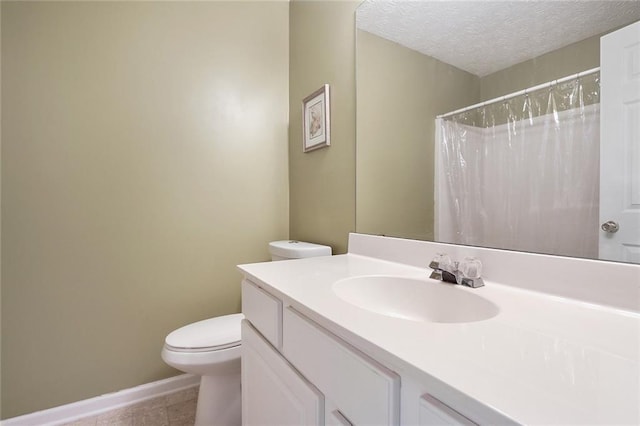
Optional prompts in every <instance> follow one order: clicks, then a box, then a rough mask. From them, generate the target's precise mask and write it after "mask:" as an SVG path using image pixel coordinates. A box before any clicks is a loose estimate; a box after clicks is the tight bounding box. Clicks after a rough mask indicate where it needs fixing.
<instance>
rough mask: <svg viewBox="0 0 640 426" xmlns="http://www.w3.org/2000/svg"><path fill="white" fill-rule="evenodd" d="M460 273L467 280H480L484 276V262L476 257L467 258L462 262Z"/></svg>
mask: <svg viewBox="0 0 640 426" xmlns="http://www.w3.org/2000/svg"><path fill="white" fill-rule="evenodd" d="M460 272H461V273H462V276H463V277H465V278H472V279H473V278H480V276H481V275H482V262H480V259H478V258H476V257H471V256H469V257H465V258H464V260H463V261H462V262H460Z"/></svg>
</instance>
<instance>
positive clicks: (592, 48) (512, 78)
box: [480, 34, 602, 101]
mask: <svg viewBox="0 0 640 426" xmlns="http://www.w3.org/2000/svg"><path fill="white" fill-rule="evenodd" d="M601 36H602V34H601V35H597V36H593V37H589V38H587V39H584V40H582V41H579V42H577V43H573V44H570V45H568V46H565V47H563V48H561V49H558V50H554V51H553V52H549V53H546V54H544V55H541V56H538V57H537V58H533V59H530V60H528V61H524V62H521V63H519V64H516V65H514V66H512V67H509V68H505V69H504V70H501V71H498V72H495V73H493V74H489V75H487V76H485V77H482V79H481V81H480V84H481V89H480V91H481V93H480V96H481V98H482V99H481V100H482V101H486V100H489V99H493V98H497V97H498V96H502V95H507V94H509V93H513V92H517V91H518V90H523V89H526V88H528V87H533V86H535V85H537V84H542V83H546V82H548V81H552V80H555V79H558V78H562V77H566V76H568V75H571V74H575V73H577V72H580V71H586V70H588V69H591V68H595V67H598V66H600V37H601Z"/></svg>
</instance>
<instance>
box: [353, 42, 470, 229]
mask: <svg viewBox="0 0 640 426" xmlns="http://www.w3.org/2000/svg"><path fill="white" fill-rule="evenodd" d="M356 68H357V93H358V111H357V120H356V121H357V134H358V149H357V163H356V170H357V179H356V181H357V187H356V193H357V197H356V203H357V210H356V211H357V215H356V224H357V227H356V229H357V231H358V232H363V233H372V234H384V235H392V236H400V237H405V238H414V239H421V240H425V239H426V240H433V213H434V206H433V195H434V194H433V187H434V185H433V182H434V139H435V133H434V132H435V122H434V120H435V117H436V116H437V115H438V114H442V113H445V112H448V111H452V110H455V109H458V108H462V107H464V106H466V105H471V104H473V103H475V102H478V99H479V96H480V81H479V78H478V77H477V76H475V75H473V74H470V73H468V72H465V71H462V70H460V69H458V68H455V67H453V66H451V65H449V64H446V63H444V62H440V61H438V60H436V59H434V58H432V57H429V56H426V55H424V54H422V53H419V52H417V51H415V50H411V49H408V48H406V47H404V46H401V45H399V44H396V43H394V42H391V41H388V40H385V39H383V38H381V37H378V36H375V35H373V34H370V33H368V32H365V31H360V30H359V31H358V48H357V65H356Z"/></svg>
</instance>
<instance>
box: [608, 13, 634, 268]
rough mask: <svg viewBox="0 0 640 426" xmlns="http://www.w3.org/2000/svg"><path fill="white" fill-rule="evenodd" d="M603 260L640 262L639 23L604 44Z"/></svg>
mask: <svg viewBox="0 0 640 426" xmlns="http://www.w3.org/2000/svg"><path fill="white" fill-rule="evenodd" d="M600 75H601V78H600V87H601V92H600V93H601V95H600V108H601V109H600V120H601V121H600V223H601V227H602V228H604V229H601V230H600V258H601V259H607V260H617V261H625V262H640V22H636V23H634V24H631V25H629V26H627V27H625V28H622V29H620V30H618V31H615V32H613V33H610V34H607V35H606V36H604V37H602V38H601V39H600Z"/></svg>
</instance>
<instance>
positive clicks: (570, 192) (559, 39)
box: [356, 0, 640, 262]
mask: <svg viewBox="0 0 640 426" xmlns="http://www.w3.org/2000/svg"><path fill="white" fill-rule="evenodd" d="M639 19H640V2H637V1H635V0H634V1H589V2H576V1H536V2H522V1H473V2H467V1H427V0H424V1H398V0H385V1H383V0H367V1H365V2H363V3H362V4H361V6H360V7H359V8H358V10H357V12H356V23H357V43H356V45H357V49H356V85H357V105H358V107H357V155H356V162H357V164H356V173H357V179H356V181H357V187H356V230H357V231H358V232H362V233H370V234H382V235H389V236H398V237H404V238H413V239H422V240H436V241H441V242H456V243H461V244H470V245H478V246H486V247H495V248H507V249H516V250H526V251H533V252H540V253H551V254H561V255H570V256H578V257H590V258H603V259H609V260H618V261H628V262H640V215H636V216H635V217H634V218H632V219H631V222H634V223H632V225H634V226H637V231H636V232H635V233H637V234H638V235H635V236H632V237H631V240H633V238H635V242H633V241H631V243H629V244H627V245H626V246H625V248H624V250H623V251H622V252H620V253H618V254H616V255H603V253H604V252H603V249H602V247H601V245H602V240H603V238H604V239H605V240H607V239H608V240H612V236H614V235H616V234H612V233H605V232H604V231H602V230H601V228H600V222H606V221H607V220H609V219H605V220H604V221H603V219H602V217H600V216H599V213H598V212H599V211H600V212H601V211H603V208H602V207H601V206H599V201H600V199H603V198H607V197H602V196H600V194H599V192H598V187H599V186H601V185H600V184H599V176H600V175H599V169H600V167H601V166H600V163H599V162H600V160H601V159H600V158H599V151H600V139H601V137H600V134H599V128H600V109H603V111H604V108H605V106H604V104H605V97H606V96H605V93H604V91H603V93H600V92H599V89H600V84H599V83H600V73H599V72H598V69H599V67H600V66H601V63H600V61H601V59H600V57H601V54H600V53H601V52H600V43H601V38H602V37H603V36H604V35H605V34H608V33H611V32H613V31H614V30H618V29H619V28H622V27H626V26H628V25H629V24H632V23H634V22H636V21H638V20H639ZM635 25H636V26H638V29H637V30H631V31H627V32H630V33H632V34H631V36H632V37H634V36H635V37H640V23H636V24H635ZM619 32H620V31H617V32H615V33H612V34H611V35H610V36H607V37H608V38H614V37H613V36H614V34H618V33H619ZM607 37H605V39H606V38H607ZM616 37H617V36H616ZM607 49H609V48H607ZM612 50H615V49H612ZM623 50H624V49H622V50H621V52H622V51H623ZM621 54H622V53H621ZM634 54H635V55H636V56H635V58H636V60H635V61H634V60H633V57H634V56H633V55H634ZM603 57H604V55H603ZM638 57H640V50H638V48H636V51H635V53H634V52H632V56H631V60H630V61H627V62H628V63H630V64H632V65H629V66H636V67H638V68H640V61H638V60H637V58H638ZM633 64H635V65H633ZM603 66H604V65H603ZM607 69H608V68H607ZM589 70H590V72H588V71H589ZM634 71H636V70H634ZM579 73H580V74H579ZM631 74H633V72H632V73H631ZM638 75H640V69H638V70H637V74H636V77H635V78H636V79H637V78H638ZM567 76H570V77H569V78H568V79H566V81H561V83H558V80H559V79H562V78H563V77H567ZM601 78H602V81H605V75H604V73H603V75H602V77H601ZM547 82H549V83H550V84H548V85H545V86H544V88H542V89H540V88H539V87H538V89H539V90H532V88H535V87H537V86H541V85H544V84H545V83H547ZM554 83H555V84H554ZM633 84H635V86H627V87H634V88H636V89H635V90H636V91H638V97H639V98H640V86H639V85H638V82H637V81H636V82H635V83H633ZM603 87H604V85H603ZM606 87H609V86H606ZM603 90H604V89H603ZM525 91H526V95H525V93H524V92H525ZM514 92H521V93H520V95H521V96H512V95H513V94H514ZM553 93H555V95H553V96H551V100H553V101H555V102H556V104H555V106H554V107H553V108H551V107H550V105H549V101H550V95H551V94H553ZM516 94H517V93H516ZM577 94H579V95H580V99H581V101H579V102H582V103H578V104H577V108H576V104H575V102H576V100H577V99H578V98H577V97H576V95H577ZM600 95H601V96H602V104H600V102H599V100H600ZM567 96H568V97H567ZM505 99H508V100H505ZM639 100H640V99H639ZM494 101H497V102H494ZM565 101H566V102H565ZM562 102H565V103H566V104H567V105H568V106H567V105H560V104H561V103H562ZM479 103H486V104H485V105H483V106H482V108H479V109H477V108H470V107H471V106H474V105H477V104H479ZM509 108H510V109H509ZM460 109H465V112H464V113H462V114H448V113H450V112H452V111H456V110H460ZM447 114H448V115H447ZM618 115H621V116H625V117H627V118H625V120H632V122H631V123H626V127H627V128H628V129H630V132H633V131H636V132H637V131H638V130H634V129H637V128H638V122H640V112H638V110H637V109H636V110H629V111H626V112H619V113H618ZM439 116H445V118H444V119H443V118H442V117H441V118H440V119H438V120H436V118H437V117H439ZM602 116H603V117H604V116H605V114H604V112H603V114H602ZM575 117H578V118H579V119H576V118H575ZM585 117H588V118H589V120H590V121H588V122H587V124H585V125H586V127H585V128H584V129H582V130H576V129H575V128H573V127H571V126H569V125H568V124H567V123H570V122H576V121H581V120H583V119H585ZM559 119H563V120H564V121H563V125H561V126H558V125H557V120H559ZM490 120H492V121H491V123H490V125H489V121H490ZM545 123H547V124H545ZM454 125H455V126H454ZM603 126H604V123H603ZM619 127H620V126H619ZM623 127H624V126H623ZM525 128H528V130H535V131H533V132H529V134H530V138H531V139H530V140H527V141H524V139H522V140H518V143H520V145H518V144H516V140H515V137H516V135H517V137H518V138H520V136H522V133H523V132H522V131H523V130H524V129H525ZM603 128H604V127H603ZM558 129H560V130H558ZM569 129H571V130H569ZM585 129H586V130H585ZM496 131H502V132H503V135H502V136H504V139H503V140H498V139H496V138H495V134H496ZM446 132H449V133H448V135H449V136H450V138H449V141H450V142H451V143H450V144H449V145H446V144H445V142H446V140H445V138H443V136H444V134H445V133H446ZM474 132H475V133H478V134H482V138H480V139H478V140H474V142H473V143H471V142H465V141H466V139H469V135H471V134H473V133H474ZM516 132H517V133H516ZM536 132H537V133H536ZM541 132H542V134H545V132H546V133H547V134H548V133H558V132H560V133H562V136H561V137H560V138H559V139H558V138H554V139H552V140H550V142H549V143H548V145H546V147H544V148H543V144H542V143H540V140H541V139H540V134H541ZM585 132H586V133H585ZM436 133H437V134H438V135H439V137H440V139H439V140H438V141H437V142H436ZM454 134H455V135H458V136H459V135H464V137H463V138H461V139H460V138H458V139H459V140H457V141H456V144H453V139H452V138H451V137H452V136H453V135H454ZM489 135H492V136H491V137H489ZM536 135H537V136H536ZM585 135H588V137H587V136H585ZM476 136H477V135H476ZM629 137H631V136H629ZM607 139H608V138H607V136H606V135H604V134H603V135H602V140H603V143H605V142H606V143H608V141H607ZM589 141H590V142H589ZM536 144H538V146H537V147H536ZM505 147H506V149H505ZM552 148H553V149H552ZM631 148H632V147H631ZM509 149H510V150H511V154H514V153H516V152H517V153H518V155H519V157H510V156H509V155H511V154H509ZM531 149H533V151H531ZM536 149H537V151H536ZM635 152H640V151H638V150H636V151H635ZM472 153H474V156H472ZM551 154H553V156H551ZM533 157H538V159H541V158H542V159H545V158H546V163H544V162H543V163H540V164H537V163H536V162H535V161H533V160H534V158H533ZM638 157H640V156H638ZM436 158H437V159H438V162H437V161H436ZM445 160H446V161H453V163H446V162H445ZM636 163H637V167H636V169H635V173H636V174H635V175H634V174H633V170H631V171H630V173H628V176H629V179H630V181H629V182H627V183H628V186H629V187H630V188H636V189H635V191H636V192H638V194H637V200H636V201H637V203H638V204H637V205H636V206H635V207H634V206H633V205H632V204H633V202H634V200H633V197H631V198H629V197H627V198H628V200H627V201H630V204H629V208H630V209H634V208H635V209H636V211H638V212H640V158H639V159H638V160H637V161H636ZM552 165H555V166H556V168H554V169H551V168H550V167H551V166H552ZM627 166H629V167H627ZM633 166H634V163H633V162H632V161H630V162H628V164H627V165H625V167H627V169H629V168H630V169H633V168H634V167H633ZM594 169H595V170H594ZM515 172H518V173H519V174H520V175H519V176H516V175H514V174H512V173H515ZM567 174H569V175H570V177H569V178H567ZM517 179H520V181H518V180H517ZM522 179H524V181H522ZM562 179H564V180H562ZM636 180H638V182H635V181H636ZM525 181H526V182H528V183H525ZM454 182H456V183H455V185H458V187H457V188H455V187H454V186H452V185H454ZM569 184H571V185H573V186H568V185H569ZM552 188H555V189H553V191H555V192H554V193H553V196H551V193H550V192H548V191H552ZM632 190H633V189H632ZM632 195H633V194H632ZM491 197H493V201H490V198H491ZM581 197H582V198H581ZM584 197H587V198H588V197H591V198H590V199H588V200H587V199H586V198H584ZM434 199H435V200H436V201H435V202H434ZM443 200H444V201H443ZM506 200H509V201H510V202H511V207H508V206H507V203H505V201H506ZM534 201H535V202H534ZM496 203H497V205H496ZM516 206H517V208H518V211H517V213H514V212H513V211H512V210H513V209H515V207H516ZM629 208H628V209H627V210H629ZM499 211H503V212H509V214H510V216H503V217H500V216H498V213H497V212H499ZM542 211H544V214H542V213H541V212H542ZM467 216H469V217H470V219H469V221H468V222H461V220H463V218H466V217H467ZM465 220H467V219H465ZM612 220H613V219H612ZM478 223H482V224H484V225H483V227H480V226H479V225H478ZM567 224H571V230H570V232H569V230H567V229H566V228H567ZM625 228H626V229H627V230H628V229H629V228H630V227H629V226H625ZM514 229H518V232H513V230H514ZM471 230H472V231H471ZM603 233H604V234H606V235H605V236H604V237H603V235H602V234H603ZM567 235H570V236H567ZM619 245H620V244H619ZM605 251H606V250H605Z"/></svg>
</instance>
